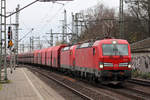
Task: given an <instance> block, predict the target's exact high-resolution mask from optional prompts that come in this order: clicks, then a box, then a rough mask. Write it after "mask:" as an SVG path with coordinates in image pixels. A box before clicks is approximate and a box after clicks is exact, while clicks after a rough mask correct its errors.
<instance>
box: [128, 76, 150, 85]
mask: <svg viewBox="0 0 150 100" xmlns="http://www.w3.org/2000/svg"><path fill="white" fill-rule="evenodd" d="M128 82H130V83H134V84H139V85H143V86H149V87H150V81H146V80H143V79H136V78H132V79H131V80H129V81H128Z"/></svg>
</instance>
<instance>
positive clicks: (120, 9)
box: [119, 0, 124, 39]
mask: <svg viewBox="0 0 150 100" xmlns="http://www.w3.org/2000/svg"><path fill="white" fill-rule="evenodd" d="M123 7H124V6H123V0H120V7H119V27H120V38H122V39H124V15H123Z"/></svg>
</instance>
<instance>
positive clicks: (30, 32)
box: [18, 28, 34, 42]
mask: <svg viewBox="0 0 150 100" xmlns="http://www.w3.org/2000/svg"><path fill="white" fill-rule="evenodd" d="M33 30H34V29H33V28H32V29H31V30H30V31H29V32H28V33H27V34H25V35H24V36H23V37H22V38H21V39H20V40H19V41H18V42H20V41H21V40H23V39H24V38H25V37H26V36H27V35H29V34H30V33H31V32H32V31H33Z"/></svg>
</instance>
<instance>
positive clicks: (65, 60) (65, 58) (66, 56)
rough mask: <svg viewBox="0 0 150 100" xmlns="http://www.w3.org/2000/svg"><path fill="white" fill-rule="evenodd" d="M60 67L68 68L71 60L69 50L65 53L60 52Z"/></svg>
mask: <svg viewBox="0 0 150 100" xmlns="http://www.w3.org/2000/svg"><path fill="white" fill-rule="evenodd" d="M60 59H61V61H60V65H61V66H63V65H64V66H70V63H71V61H70V59H71V51H70V50H66V51H61V54H60Z"/></svg>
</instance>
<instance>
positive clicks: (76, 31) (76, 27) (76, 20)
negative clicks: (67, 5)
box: [75, 13, 78, 39]
mask: <svg viewBox="0 0 150 100" xmlns="http://www.w3.org/2000/svg"><path fill="white" fill-rule="evenodd" d="M75 33H76V39H77V37H78V13H76V14H75Z"/></svg>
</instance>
